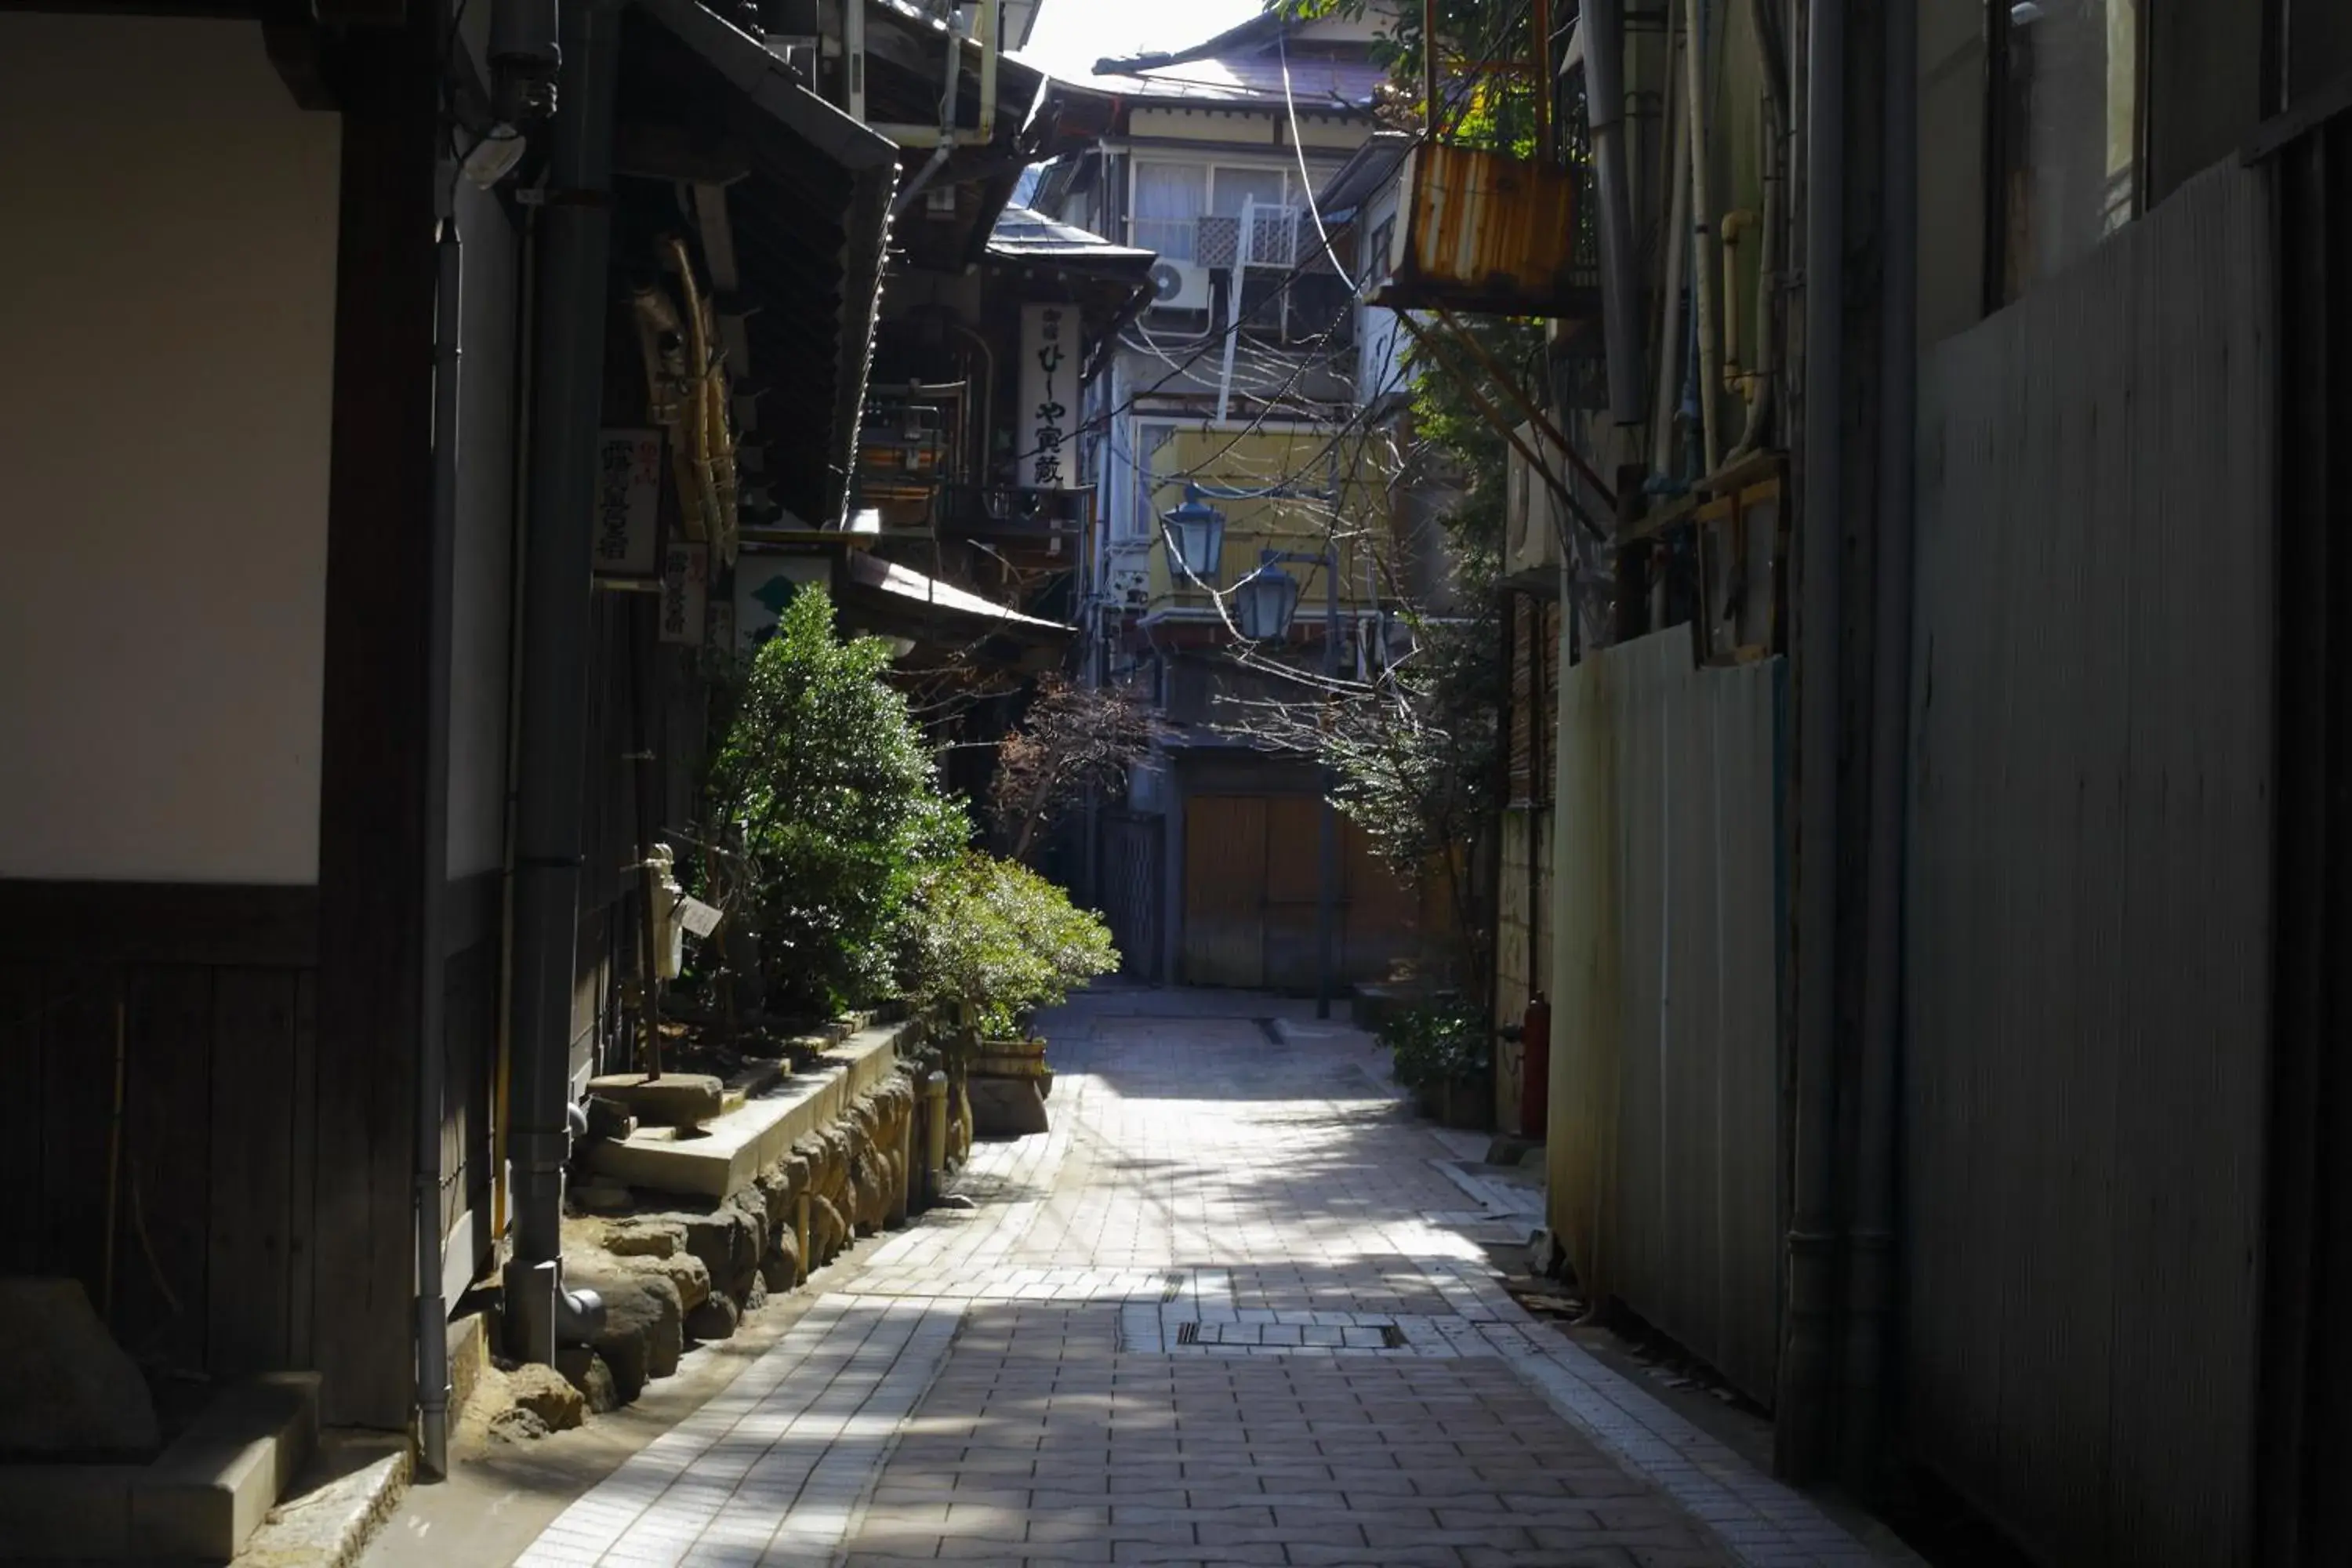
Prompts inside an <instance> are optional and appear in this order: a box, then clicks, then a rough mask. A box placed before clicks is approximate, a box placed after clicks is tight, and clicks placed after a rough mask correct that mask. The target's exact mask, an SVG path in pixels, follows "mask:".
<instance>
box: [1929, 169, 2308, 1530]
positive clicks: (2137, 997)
mask: <svg viewBox="0 0 2352 1568" xmlns="http://www.w3.org/2000/svg"><path fill="white" fill-rule="evenodd" d="M2270 232H2271V230H2270V216H2269V204H2268V200H2267V196H2266V193H2265V187H2264V184H2263V179H2262V176H2261V175H2260V174H2259V173H2258V172H2249V171H2246V170H2243V169H2241V168H2239V167H2237V166H2235V165H2234V164H2232V165H2229V166H2225V167H2223V168H2221V169H2219V170H2216V171H2215V172H2213V173H2211V174H2208V175H2206V176H2204V177H2203V178H2202V179H2201V180H2200V181H2199V182H2197V183H2196V184H2192V185H2190V186H2189V187H2186V188H2184V189H2183V190H2181V191H2180V192H2179V193H2178V194H2176V195H2174V196H2173V197H2172V198H2171V199H2170V200H2169V201H2168V202H2167V203H2166V204H2165V205H2163V206H2162V207H2160V208H2158V210H2157V211H2156V212H2155V213H2154V214H2152V215H2151V216H2148V217H2147V219H2145V220H2144V221H2142V222H2140V223H2138V224H2136V225H2134V226H2131V227H2130V228H2128V229H2126V231H2124V232H2123V233H2121V234H2119V235H2117V236H2116V237H2115V238H2113V239H2111V240H2110V241H2109V242H2108V243H2107V244H2106V245H2105V246H2104V247H2101V248H2100V250H2099V251H2098V252H2096V253H2095V255H2094V256H2093V257H2092V258H2090V259H2089V260H2088V261H2087V262H2086V263H2085V264H2084V265H2083V266H2081V267H2079V268H2076V269H2075V270H2074V272H2073V273H2072V274H2071V275H2069V276H2067V277H2065V278H2063V279H2059V280H2056V281H2053V283H2051V284H2050V285H2048V286H2047V287H2044V288H2042V289H2038V290H2036V291H2035V292H2033V293H2032V295H2030V296H2029V297H2028V298H2027V299H2026V300H2025V301H2024V302H2023V303H2022V304H2021V305H2020V306H2019V307H2017V308H2015V309H2013V310H2007V311H2004V312H2002V313H2001V314H2000V315H1998V316H1995V317H1993V318H1992V319H1991V320H1990V321H1986V322H1985V323H1984V324H1983V325H1982V326H1980V327H1979V328H1978V329H1976V330H1974V331H1970V332H1969V333H1967V334H1965V335H1963V336H1961V337H1958V338H1956V339H1953V340H1951V341H1950V342H1947V343H1945V344H1944V345H1942V346H1941V347H1940V348H1938V349H1937V350H1936V351H1935V352H1934V353H1932V354H1931V355H1930V356H1929V358H1928V359H1927V362H1926V363H1925V364H1924V366H1923V368H1922V378H1921V388H1920V392H1921V399H1920V402H1921V425H1920V428H1921V447H1920V470H1919V526H1920V537H1919V552H1918V601H1917V641H1916V660H1915V668H1916V672H1917V674H1916V690H1915V694H1914V701H1913V726H1912V732H1913V738H1914V745H1915V749H1916V750H1915V757H1914V773H1913V776H1914V781H1915V782H1914V792H1915V793H1914V799H1913V803H1912V816H1911V829H1910V846H1909V857H1910V865H1909V891H1908V902H1907V906H1906V918H1907V956H1906V963H1907V966H1908V970H1907V985H1908V1016H1907V1020H1906V1027H1907V1037H1908V1046H1907V1056H1906V1068H1905V1075H1906V1084H1905V1106H1904V1115H1905V1118H1906V1123H1905V1149H1906V1153H1905V1163H1904V1167H1903V1182H1904V1188H1905V1192H1906V1201H1907V1205H1908V1211H1907V1214H1906V1226H1905V1240H1904V1249H1905V1256H1906V1259H1907V1267H1908V1280H1907V1290H1906V1300H1907V1302H1908V1308H1907V1320H1906V1336H1905V1339H1906V1358H1905V1359H1906V1425H1907V1427H1908V1433H1909V1438H1910V1442H1911V1444H1912V1445H1913V1447H1915V1449H1916V1451H1917V1452H1918V1453H1919V1454H1920V1455H1921V1456H1923V1457H1924V1458H1927V1460H1928V1461H1929V1462H1930V1463H1931V1464H1933V1465H1935V1466H1936V1467H1937V1468H1938V1469H1939V1470H1940V1471H1941V1472H1942V1473H1943V1474H1944V1475H1945V1477H1946V1478H1947V1479H1948V1480H1950V1481H1951V1482H1952V1483H1953V1484H1954V1485H1955V1486H1956V1487H1957V1488H1958V1489H1959V1490H1960V1491H1962V1492H1963V1493H1964V1494H1965V1495H1967V1496H1968V1497H1969V1498H1970V1499H1971V1500H1973V1501H1974V1502H1975V1503H1976V1504H1977V1505H1978V1506H1979V1507H1980V1508H1981V1509H1983V1510H1985V1511H1986V1512H1988V1513H1989V1514H1990V1516H1991V1517H1992V1518H1993V1519H1994V1520H1995V1521H1998V1522H1999V1523H2000V1525H2001V1526H2002V1527H2003V1528H2004V1529H2005V1530H2006V1531H2009V1532H2010V1533H2011V1534H2012V1535H2014V1536H2016V1537H2017V1538H2018V1539H2020V1540H2021V1542H2024V1543H2025V1544H2027V1545H2028V1546H2029V1547H2030V1548H2031V1549H2032V1551H2033V1552H2035V1554H2036V1555H2038V1556H2040V1557H2041V1558H2042V1560H2043V1561H2046V1562H2050V1563H2082V1564H2098V1563H2133V1564H2139V1565H2147V1568H2161V1565H2167V1564H2178V1565H2179V1568H2189V1565H2190V1564H2196V1565H2198V1568H2211V1565H2215V1564H2228V1563H2244V1562H2248V1561H2250V1556H2251V1547H2250V1546H2249V1544H2248V1541H2249V1525H2248V1516H2249V1510H2250V1507H2251V1490H2252V1460H2251V1458H2249V1456H2250V1455H2251V1454H2252V1451H2253V1443H2252V1425H2253V1420H2254V1415H2253V1410H2252V1395H2253V1390H2254V1387H2255V1363H2254V1357H2255V1353H2256V1345H2255V1321H2256V1313H2257V1310H2258V1305H2259V1296H2260V1286H2261V1276H2260V1272H2259V1267H2258V1265H2259V1231H2260V1223H2261V1172H2262V1168H2263V1081H2264V1074H2265V1070H2266V1061H2267V1051H2266V1044H2265V1027H2266V1011H2267V1005H2266V998H2267V972H2268V963H2269V952H2270V943H2269V935H2270V924H2271V912H2270V911H2271V900H2270V889H2271V879H2270V831H2271V817H2270V794H2271V790H2270V783H2271V772H2272V764H2273V753H2272V746H2273V734H2272V679H2271V677H2272V651H2271V650H2272V639H2273V583H2272V575H2271V574H2272V562H2273V547H2272V522H2271V516H2272V513H2271V508H2272V497H2273V489H2272V478H2273V440H2274V438H2275V422H2274V419H2273V401H2274V400H2273V387H2272V381H2271V377H2272V374H2273V353H2272V344H2271V343H2270V342H2269V339H2270V335H2271V332H2272V330H2273V329H2272V321H2273V300H2274V294H2275V290H2274V287H2273V272H2272V265H2271V259H2270V254H2269V253H2270V249H2271V246H2270Z"/></svg>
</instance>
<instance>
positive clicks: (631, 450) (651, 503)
mask: <svg viewBox="0 0 2352 1568" xmlns="http://www.w3.org/2000/svg"><path fill="white" fill-rule="evenodd" d="M661 474H662V438H661V433H660V432H659V431H657V430H605V431H601V432H599V433H598V435H597V437H596V540H595V543H594V545H593V552H594V557H595V563H596V572H597V574H598V575H599V576H605V577H651V576H652V575H653V574H654V568H655V566H656V560H655V552H654V543H655V539H654V535H655V531H656V528H657V527H658V526H659V523H660V521H661Z"/></svg>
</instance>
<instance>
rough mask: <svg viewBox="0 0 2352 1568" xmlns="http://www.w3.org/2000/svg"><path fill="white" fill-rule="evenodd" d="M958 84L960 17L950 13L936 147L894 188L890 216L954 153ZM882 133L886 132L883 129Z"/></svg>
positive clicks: (909, 201)
mask: <svg viewBox="0 0 2352 1568" xmlns="http://www.w3.org/2000/svg"><path fill="white" fill-rule="evenodd" d="M962 86H963V18H962V17H961V16H950V17H949V18H948V82H947V91H946V92H945V93H944V94H943V95H942V96H941V97H940V127H939V146H938V150H937V151H936V152H934V153H932V154H931V155H930V158H929V161H927V162H926V163H924V164H923V166H922V167H921V168H920V169H918V170H917V171H915V177H914V178H913V179H911V180H909V181H908V182H907V184H906V185H905V187H904V188H902V189H901V190H900V191H899V192H898V199H897V200H896V201H893V202H892V203H891V204H890V216H893V217H896V216H898V215H899V214H901V213H903V212H905V211H906V210H907V209H908V207H910V206H913V205H915V198H916V197H917V196H919V195H922V194H923V187H924V186H926V185H928V184H930V183H931V178H932V176H933V175H935V174H938V173H939V172H940V170H941V169H942V168H944V167H946V166H947V161H948V159H949V158H950V157H952V156H953V155H954V153H955V147H956V128H955V117H956V99H957V98H958V96H959V95H960V92H961V89H962ZM885 134H888V132H885ZM894 140H897V141H898V142H899V143H900V145H902V146H908V145H912V144H913V143H911V142H908V140H907V139H906V138H904V137H898V138H894Z"/></svg>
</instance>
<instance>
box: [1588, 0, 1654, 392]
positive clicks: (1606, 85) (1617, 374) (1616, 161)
mask: <svg viewBox="0 0 2352 1568" xmlns="http://www.w3.org/2000/svg"><path fill="white" fill-rule="evenodd" d="M1583 22H1584V26H1583V29H1582V31H1583V35H1584V87H1585V93H1584V99H1585V112H1586V114H1587V116H1588V117H1589V118H1590V121H1591V133H1592V175H1593V189H1594V194H1595V195H1597V196H1598V197H1599V198H1600V201H1601V352H1602V354H1603V356H1604V357H1605V358H1606V360H1607V362H1608V371H1609V416H1610V417H1611V418H1612V419H1614V420H1615V421H1616V422H1617V423H1618V424H1620V425H1639V424H1640V423H1641V422H1642V371H1643V354H1642V334H1641V327H1640V324H1639V323H1640V320H1641V285H1640V283H1638V282H1637V281H1636V280H1635V279H1634V277H1633V217H1632V214H1631V209H1630V208H1629V206H1628V205H1627V202H1628V196H1627V193H1626V189H1625V0H1591V4H1590V5H1588V7H1587V9H1586V10H1585V13H1584V16H1583Z"/></svg>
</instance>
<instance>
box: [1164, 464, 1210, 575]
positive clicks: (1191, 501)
mask: <svg viewBox="0 0 2352 1568" xmlns="http://www.w3.org/2000/svg"><path fill="white" fill-rule="evenodd" d="M1160 521H1161V522H1162V523H1164V524H1166V525H1167V528H1168V541H1169V546H1170V548H1171V549H1172V550H1174V551H1175V552H1176V563H1177V564H1178V565H1179V566H1181V567H1182V568H1183V569H1184V570H1185V571H1187V572H1190V573H1191V574H1192V575H1193V576H1195V577H1198V578H1200V579H1202V581H1203V582H1206V583H1210V584H1214V583H1215V582H1216V580H1217V565H1218V563H1219V562H1220V561H1221V560H1222V559H1223V556H1224V553H1225V514H1224V513H1223V512H1221V511H1219V510H1217V509H1216V508H1215V507H1213V506H1211V505H1209V504H1208V503H1207V502H1206V501H1203V500H1202V499H1201V492H1200V491H1199V490H1198V489H1194V488H1192V486H1190V485H1188V486H1186V487H1185V489H1184V502H1183V504H1182V505H1181V506H1177V507H1171V509H1169V510H1166V511H1163V512H1161V513H1160Z"/></svg>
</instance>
